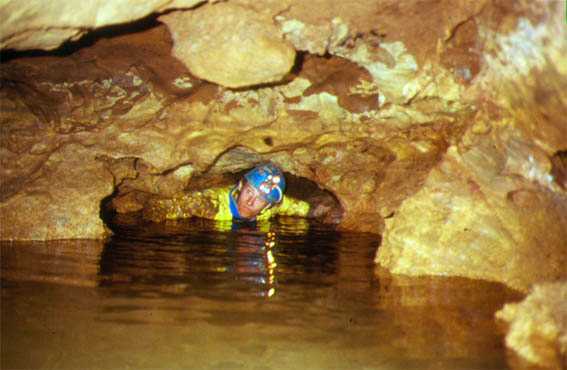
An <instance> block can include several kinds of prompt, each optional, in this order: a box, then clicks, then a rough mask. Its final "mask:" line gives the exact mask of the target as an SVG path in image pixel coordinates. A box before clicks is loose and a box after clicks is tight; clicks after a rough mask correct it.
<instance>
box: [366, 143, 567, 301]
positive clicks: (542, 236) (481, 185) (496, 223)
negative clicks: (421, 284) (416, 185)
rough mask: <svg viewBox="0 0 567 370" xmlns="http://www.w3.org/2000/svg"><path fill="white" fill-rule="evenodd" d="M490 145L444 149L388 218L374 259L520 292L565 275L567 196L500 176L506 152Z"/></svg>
mask: <svg viewBox="0 0 567 370" xmlns="http://www.w3.org/2000/svg"><path fill="white" fill-rule="evenodd" d="M489 148H490V145H485V146H480V147H475V148H474V149H472V150H470V151H468V152H465V153H463V154H459V153H458V151H457V149H456V148H455V147H451V148H450V149H449V153H448V154H447V156H446V157H445V159H444V161H443V162H442V164H441V165H440V166H439V168H436V169H435V170H433V171H432V172H431V173H430V175H429V177H428V179H427V181H426V183H425V184H424V187H423V188H422V189H421V190H420V191H419V192H418V193H417V194H416V195H415V196H413V197H411V198H409V199H407V200H405V201H404V202H403V203H402V205H401V207H400V209H399V210H397V211H396V214H395V216H394V217H393V218H392V219H390V220H388V221H387V223H386V231H385V233H384V239H383V244H382V246H381V247H380V248H379V249H378V254H377V257H376V262H377V263H379V264H380V265H382V266H384V267H386V268H388V269H390V270H391V271H392V272H394V273H401V274H408V275H429V274H431V275H451V276H455V275H456V276H463V277H469V278H476V279H487V280H493V281H499V282H503V283H505V284H507V285H508V286H511V287H513V288H515V289H518V290H521V291H527V290H528V289H529V287H530V286H531V285H533V284H535V283H538V282H542V281H547V280H556V279H560V278H567V270H566V269H565V266H566V265H567V251H566V250H565V240H567V196H565V195H560V194H554V193H553V192H551V191H549V190H545V189H544V188H542V187H540V186H536V185H533V184H531V183H529V182H527V181H522V180H521V179H519V178H517V177H506V176H502V175H501V174H499V173H498V167H499V163H498V162H499V161H502V160H503V157H499V156H498V154H496V152H495V151H491V149H489ZM543 266H545V267H543Z"/></svg>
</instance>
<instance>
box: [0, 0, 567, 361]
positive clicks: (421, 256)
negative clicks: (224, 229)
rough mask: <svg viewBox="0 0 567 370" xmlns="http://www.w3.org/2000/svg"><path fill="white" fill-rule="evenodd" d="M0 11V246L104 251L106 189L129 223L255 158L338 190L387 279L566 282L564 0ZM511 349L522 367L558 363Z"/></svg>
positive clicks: (118, 5)
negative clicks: (53, 243) (84, 242)
mask: <svg viewBox="0 0 567 370" xmlns="http://www.w3.org/2000/svg"><path fill="white" fill-rule="evenodd" d="M0 15H2V18H3V19H4V20H5V22H4V23H3V29H2V32H1V34H0V48H2V49H3V51H2V64H1V65H0V81H1V85H0V128H1V135H0V162H1V164H2V165H1V167H0V189H1V191H0V226H1V228H0V234H1V235H0V237H1V239H3V240H49V239H76V238H92V239H99V238H103V237H105V236H106V235H107V234H108V232H109V231H108V230H107V228H106V226H105V225H104V223H103V221H102V220H101V217H100V215H99V213H100V208H101V203H102V202H104V201H105V200H107V199H108V197H113V199H114V202H113V204H114V205H115V207H117V210H118V211H119V212H134V211H139V210H141V209H143V208H144V205H145V204H146V202H147V201H148V200H149V199H152V198H154V197H172V196H175V195H176V194H179V193H180V192H182V191H184V190H186V189H188V188H194V187H196V186H200V185H202V184H203V181H202V180H203V179H207V180H210V181H211V183H214V182H215V181H217V180H219V181H220V179H221V178H222V177H223V176H224V175H226V174H227V173H228V174H236V173H239V172H240V171H242V170H245V169H247V168H250V167H251V166H253V165H254V164H255V163H258V162H261V161H266V160H271V161H273V162H275V163H277V164H279V165H280V166H281V167H283V169H284V170H285V171H286V172H287V173H289V174H292V175H294V176H296V177H297V178H299V179H306V180H309V181H311V182H313V183H316V184H318V186H319V187H320V188H321V189H322V190H324V191H327V192H329V193H330V194H332V195H333V196H334V197H336V199H337V201H338V202H339V203H340V205H341V207H342V209H343V210H344V213H343V218H342V221H341V224H340V225H339V227H340V228H342V229H344V230H353V231H364V232H372V233H376V234H382V236H383V238H382V240H383V242H382V245H381V246H380V247H379V249H378V251H377V255H376V263H377V264H378V265H380V266H381V267H384V268H386V269H387V270H389V271H391V272H393V273H396V274H404V275H440V276H461V277H465V278H474V279H485V280H492V281H497V282H501V283H504V284H506V285H507V286H509V287H512V288H514V289H516V290H519V291H521V292H528V291H530V289H531V288H532V287H534V284H539V283H545V282H550V281H561V282H560V283H557V284H565V280H566V279H567V269H565V266H567V244H566V242H565V241H566V240H567V194H566V189H567V124H566V123H565V122H566V121H565V117H566V116H567V64H566V63H565V57H566V55H567V41H566V40H567V37H566V36H567V35H566V33H567V28H566V27H565V23H564V22H565V19H564V15H565V2H560V1H551V0H550V1H540V2H532V1H528V0H517V1H516V0H515V1H512V0H482V1H478V0H475V1H473V0H459V1H394V0H387V1H376V0H364V1H341V2H337V1H331V0H316V1H309V2H304V1H297V0H286V1H272V0H268V1H264V2H261V3H259V2H254V1H250V0H230V1H225V2H218V1H208V2H207V1H194V0H187V1H183V0H176V1H166V0H153V1H145V2H143V4H141V3H139V2H130V1H126V0H124V1H116V2H112V6H109V5H108V3H107V2H104V1H100V2H98V1H93V2H89V4H88V6H85V5H84V4H79V3H77V2H62V1H50V2H49V4H48V5H47V6H46V5H45V4H44V3H43V2H39V1H27V2H24V3H21V2H15V1H8V0H6V1H2V2H0ZM204 30H216V32H207V31H204ZM227 31H230V32H227ZM30 49H43V50H52V49H55V50H54V51H52V52H47V51H37V50H31V51H30ZM535 286H536V287H537V286H539V285H535ZM557 286H561V285H557ZM554 289H555V288H554ZM560 289H563V288H560ZM546 291H547V290H546ZM550 291H551V290H550ZM535 292H536V294H535V295H536V296H538V294H539V295H541V294H540V293H538V292H540V291H538V290H537V288H536V290H535ZM563 293H564V289H563ZM550 294H551V293H550ZM543 295H545V294H543ZM538 299H539V298H538ZM528 306H529V303H528ZM528 308H529V307H528ZM520 311H521V310H520V309H517V312H520ZM501 316H502V318H504V319H506V320H508V321H513V320H516V316H521V315H520V314H517V315H516V311H514V309H512V308H510V309H507V310H505V311H504V313H502V314H501ZM518 320H520V322H521V320H524V319H523V318H522V317H520V318H519V319H518ZM557 322H558V323H559V324H557V325H556V326H557V327H558V328H559V329H557V332H558V333H560V334H561V333H562V334H561V335H563V336H561V335H557V336H555V337H553V338H555V339H553V338H552V339H553V340H549V342H550V343H551V344H550V345H549V346H554V345H555V344H556V342H557V338H563V337H564V332H565V331H564V325H563V324H564V322H565V320H564V319H559V320H558V321H557ZM554 325H555V324H554ZM511 335H512V334H511ZM530 335H531V334H530ZM530 335H528V337H529V336H530ZM538 335H540V334H537V335H536V336H538ZM514 338H516V339H514ZM517 338H518V336H516V337H514V335H512V339H510V340H509V343H508V345H509V346H510V347H513V348H516V350H517V351H518V353H520V354H522V353H523V356H524V357H525V358H526V359H527V360H528V361H529V362H533V363H537V362H540V363H543V364H544V365H545V364H548V363H552V364H553V363H554V362H553V361H555V360H553V359H556V358H559V359H561V358H564V357H557V356H564V355H565V351H564V349H561V350H560V351H559V352H553V353H552V354H551V355H550V356H551V357H549V356H547V355H545V356H544V355H541V356H540V355H533V356H532V353H533V350H532V349H531V347H530V346H531V345H532V344H530V343H529V340H528V341H527V342H526V341H524V339H521V340H519V339H517ZM546 340H547V339H546ZM554 341H555V342H554ZM526 343H527V344H526ZM546 343H547V342H546ZM557 348H563V347H557ZM530 351H531V352H530ZM530 356H531V357H530ZM538 356H539V357H538ZM546 356H547V357H546ZM553 356H556V357H553ZM550 358H551V360H550ZM546 361H547V362H546Z"/></svg>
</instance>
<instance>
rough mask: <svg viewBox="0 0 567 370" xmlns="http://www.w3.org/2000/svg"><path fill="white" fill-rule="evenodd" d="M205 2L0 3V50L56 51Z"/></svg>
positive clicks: (11, 0)
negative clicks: (105, 30) (98, 32)
mask: <svg viewBox="0 0 567 370" xmlns="http://www.w3.org/2000/svg"><path fill="white" fill-rule="evenodd" d="M203 1H204V0H149V1H143V2H139V1H130V0H118V1H113V2H112V3H106V2H100V1H89V2H86V3H79V2H76V1H65V0H55V1H49V2H45V1H41V0H32V1H25V2H21V1H17V0H6V1H2V3H0V19H2V34H1V35H0V49H17V50H26V49H44V50H50V49H54V48H57V47H58V46H60V45H61V44H62V43H63V42H65V41H68V40H71V41H73V40H77V39H78V38H80V37H81V36H82V35H84V34H85V33H86V32H87V30H89V29H94V28H100V27H104V26H108V25H112V24H119V23H126V22H129V21H134V20H137V19H140V18H143V17H145V16H147V15H148V14H150V13H152V12H159V11H163V10H166V9H171V8H175V9H180V8H190V7H193V6H195V5H196V4H199V3H201V2H203Z"/></svg>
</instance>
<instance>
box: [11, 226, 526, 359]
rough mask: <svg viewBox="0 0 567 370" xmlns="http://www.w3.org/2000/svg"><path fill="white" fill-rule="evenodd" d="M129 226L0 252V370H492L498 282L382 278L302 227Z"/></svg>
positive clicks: (369, 261) (349, 244) (336, 236)
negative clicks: (99, 236)
mask: <svg viewBox="0 0 567 370" xmlns="http://www.w3.org/2000/svg"><path fill="white" fill-rule="evenodd" d="M137 222H138V220H135V219H128V218H126V219H122V220H120V222H117V223H115V224H113V228H114V231H115V234H114V236H112V237H111V238H110V239H109V240H107V241H106V242H105V243H101V242H78V241H66V242H52V243H3V244H2V245H1V247H2V250H1V252H2V327H1V330H2V338H1V339H2V346H1V348H2V354H1V359H2V363H1V364H0V365H1V366H0V367H1V368H34V369H36V368H37V369H41V368H51V369H84V368H97V369H109V368H167V369H187V368H190V369H191V368H193V369H260V368H261V369H268V370H269V369H292V368H309V369H351V368H361V369H362V368H365V369H395V370H397V369H400V370H401V369H404V370H405V369H420V370H421V369H447V370H456V369H459V370H461V369H483V370H488V369H494V370H496V369H498V370H501V369H506V368H507V365H506V357H505V350H504V348H503V344H502V343H503V338H502V334H501V333H499V332H498V331H497V328H496V325H495V322H494V318H493V314H494V312H495V311H496V309H498V308H499V307H501V306H502V305H503V304H504V302H507V301H510V300H516V299H519V298H520V297H519V296H518V295H517V294H515V293H514V292H511V291H509V290H508V289H506V288H505V287H504V286H502V285H498V284H493V283H487V282H481V281H476V280H467V279H455V278H452V279H448V278H412V277H400V276H392V275H389V274H388V273H387V272H386V271H381V270H377V269H376V268H375V266H374V264H373V257H374V253H375V251H376V248H377V246H378V243H379V239H378V238H377V237H376V236H375V235H366V234H349V233H337V232H335V231H333V230H331V229H326V228H323V227H321V226H319V225H317V224H310V223H309V222H307V221H306V220H293V219H289V220H288V219H280V220H278V222H274V223H272V224H258V225H237V227H234V226H233V225H232V224H218V223H211V222H210V221H207V222H206V221H203V220H185V221H182V222H179V221H177V222H173V223H166V224H143V225H141V226H140V224H138V223H137Z"/></svg>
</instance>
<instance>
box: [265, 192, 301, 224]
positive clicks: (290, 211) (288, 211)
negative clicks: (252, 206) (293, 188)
mask: <svg viewBox="0 0 567 370" xmlns="http://www.w3.org/2000/svg"><path fill="white" fill-rule="evenodd" d="M308 214H309V203H307V202H304V201H302V200H299V199H295V198H291V197H285V196H284V198H283V200H282V202H281V203H280V204H278V205H276V206H274V207H272V208H270V209H268V210H266V211H265V212H262V214H260V215H259V216H258V217H257V219H258V220H267V219H269V218H271V217H273V216H275V215H280V216H296V217H307V215H308Z"/></svg>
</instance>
